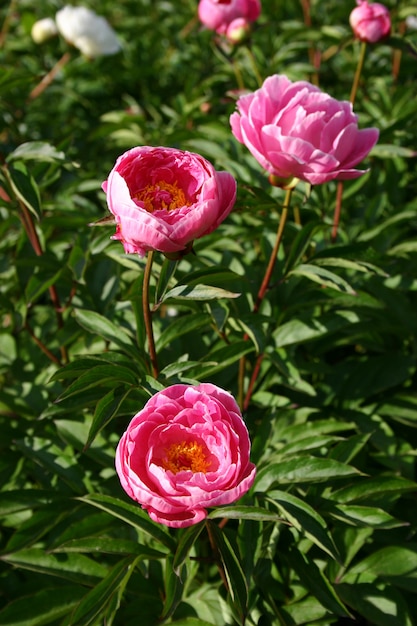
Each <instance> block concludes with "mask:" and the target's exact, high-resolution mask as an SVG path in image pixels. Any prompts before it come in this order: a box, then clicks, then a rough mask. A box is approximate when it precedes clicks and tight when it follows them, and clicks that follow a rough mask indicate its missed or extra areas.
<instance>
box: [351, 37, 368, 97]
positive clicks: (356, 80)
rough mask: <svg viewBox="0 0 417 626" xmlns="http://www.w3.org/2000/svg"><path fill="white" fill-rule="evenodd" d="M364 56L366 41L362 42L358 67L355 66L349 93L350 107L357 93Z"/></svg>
mask: <svg viewBox="0 0 417 626" xmlns="http://www.w3.org/2000/svg"><path fill="white" fill-rule="evenodd" d="M365 54H366V41H362V43H361V50H360V53H359V59H358V65H357V66H356V72H355V78H354V79H353V85H352V90H351V92H350V98H349V100H350V102H351V103H352V105H353V104H354V102H355V99H356V94H357V92H358V87H359V80H360V77H361V74H362V68H363V64H364V62H365Z"/></svg>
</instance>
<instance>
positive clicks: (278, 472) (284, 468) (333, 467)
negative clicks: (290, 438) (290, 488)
mask: <svg viewBox="0 0 417 626" xmlns="http://www.w3.org/2000/svg"><path fill="white" fill-rule="evenodd" d="M360 475H361V472H359V470H357V469H355V468H354V467H352V466H350V465H345V464H344V463H339V462H338V461H333V460H331V459H319V458H316V457H310V456H303V457H298V458H295V459H292V460H291V461H284V462H282V463H271V464H270V465H269V466H268V467H265V468H264V469H262V470H260V471H259V472H258V474H257V476H256V479H255V484H254V490H255V492H259V493H265V492H267V491H268V489H270V487H271V486H272V485H274V484H281V485H288V484H293V483H316V482H327V481H333V480H340V479H342V478H348V477H352V476H360Z"/></svg>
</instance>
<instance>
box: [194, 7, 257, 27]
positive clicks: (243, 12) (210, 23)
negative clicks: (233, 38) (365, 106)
mask: <svg viewBox="0 0 417 626" xmlns="http://www.w3.org/2000/svg"><path fill="white" fill-rule="evenodd" d="M260 13H261V3H260V0H230V1H229V2H227V1H226V2H225V1H223V2H221V1H219V0H200V2H199V5H198V17H199V18H200V22H201V23H202V24H203V25H204V26H205V27H206V28H209V29H210V30H214V31H216V33H218V34H219V35H227V31H228V28H229V26H230V25H231V24H232V23H233V22H234V21H235V20H237V19H243V20H244V21H245V22H246V23H249V22H254V21H255V20H257V19H258V17H259V15H260Z"/></svg>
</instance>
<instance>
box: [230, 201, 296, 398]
mask: <svg viewBox="0 0 417 626" xmlns="http://www.w3.org/2000/svg"><path fill="white" fill-rule="evenodd" d="M291 193H292V189H287V191H286V194H285V199H284V204H283V206H282V211H281V217H280V219H279V224H278V230H277V235H276V238H275V244H274V248H273V250H272V252H271V256H270V258H269V263H268V266H267V268H266V271H265V275H264V278H263V281H262V284H261V286H260V288H259V291H258V295H257V297H256V301H255V304H254V305H253V313H258V311H259V309H260V306H261V304H262V301H263V299H264V297H265V294H266V292H267V290H268V287H269V283H270V282H271V278H272V273H273V271H274V268H275V263H276V260H277V258H278V252H279V248H280V245H281V241H282V236H283V234H284V228H285V224H286V221H287V217H288V208H289V206H290V202H291ZM244 339H245V340H247V339H248V336H247V335H245V336H244ZM262 359H263V355H262V354H260V355H258V359H257V362H256V366H255V369H254V371H253V373H252V377H251V381H250V385H249V389H248V391H247V393H246V396H245V400H243V397H244V391H243V385H244V379H245V365H246V358H245V357H244V356H243V357H242V358H241V359H240V361H239V377H238V384H239V390H238V400H239V405H240V406H241V407H242V409H244V410H245V409H247V407H248V405H249V402H250V398H251V396H252V390H253V387H254V385H255V382H256V377H257V375H258V373H259V369H260V365H261V363H262Z"/></svg>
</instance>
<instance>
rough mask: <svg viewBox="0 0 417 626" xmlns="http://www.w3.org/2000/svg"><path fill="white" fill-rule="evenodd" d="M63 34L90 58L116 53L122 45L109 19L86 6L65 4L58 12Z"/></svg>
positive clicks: (57, 16)
mask: <svg viewBox="0 0 417 626" xmlns="http://www.w3.org/2000/svg"><path fill="white" fill-rule="evenodd" d="M56 23H57V26H58V30H59V32H60V33H61V35H62V36H63V37H64V38H65V39H66V40H67V41H68V43H70V44H72V45H73V46H75V47H76V48H78V50H80V52H82V54H84V55H85V56H86V57H88V58H90V59H91V58H95V57H99V56H102V55H108V54H116V52H119V50H120V48H121V45H120V42H119V40H118V39H117V36H116V33H115V32H114V30H113V29H112V27H111V26H110V25H109V23H108V22H107V20H106V19H105V18H104V17H101V16H100V15H97V14H96V13H94V11H91V10H90V9H87V8H86V7H73V6H70V5H67V6H65V7H64V8H63V9H61V10H60V11H58V13H57V14H56Z"/></svg>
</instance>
